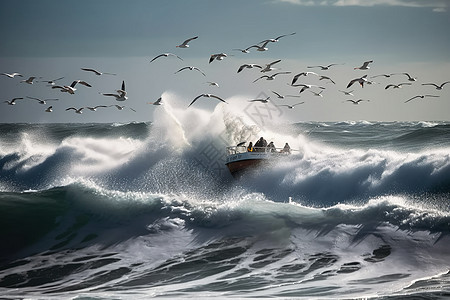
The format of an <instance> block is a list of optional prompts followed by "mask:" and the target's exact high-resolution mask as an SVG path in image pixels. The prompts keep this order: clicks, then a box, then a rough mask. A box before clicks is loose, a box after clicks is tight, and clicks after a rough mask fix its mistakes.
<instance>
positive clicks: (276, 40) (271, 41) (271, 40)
mask: <svg viewBox="0 0 450 300" xmlns="http://www.w3.org/2000/svg"><path fill="white" fill-rule="evenodd" d="M294 34H295V32H292V33H289V34H283V35H280V36H278V37H276V38H274V39H268V40H264V41H262V42H260V44H261V43H267V42H270V43H276V42H278V41H279V40H280V39H281V38H282V37H285V36H289V35H294Z"/></svg>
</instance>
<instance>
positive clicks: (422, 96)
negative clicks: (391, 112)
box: [405, 95, 439, 103]
mask: <svg viewBox="0 0 450 300" xmlns="http://www.w3.org/2000/svg"><path fill="white" fill-rule="evenodd" d="M426 97H435V98H436V97H439V96H435V95H417V96H414V97H412V98H409V99H408V100H406V101H405V103H407V102H409V101H411V100H413V99H416V98H421V99H423V98H426Z"/></svg>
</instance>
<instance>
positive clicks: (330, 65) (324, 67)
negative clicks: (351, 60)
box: [307, 64, 342, 71]
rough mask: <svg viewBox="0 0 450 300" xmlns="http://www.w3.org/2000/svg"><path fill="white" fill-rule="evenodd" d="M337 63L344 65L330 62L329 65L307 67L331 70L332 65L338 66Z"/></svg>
mask: <svg viewBox="0 0 450 300" xmlns="http://www.w3.org/2000/svg"><path fill="white" fill-rule="evenodd" d="M337 65H342V64H329V65H327V66H322V65H318V66H309V67H307V68H320V69H321V70H322V71H325V70H329V69H330V68H331V67H332V66H337Z"/></svg>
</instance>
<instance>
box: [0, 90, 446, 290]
mask: <svg viewBox="0 0 450 300" xmlns="http://www.w3.org/2000/svg"><path fill="white" fill-rule="evenodd" d="M245 99H246V98H245V97H240V96H236V97H233V98H230V99H226V101H227V102H228V104H222V103H221V104H217V103H214V101H215V100H213V99H209V98H202V99H199V100H198V101H210V102H211V103H210V104H208V105H209V106H208V108H207V109H201V108H198V107H197V106H196V105H193V106H191V107H190V108H189V109H186V103H185V99H183V98H182V97H181V96H179V95H176V94H173V93H171V92H166V93H164V94H163V100H164V104H163V105H162V106H161V107H158V109H156V110H155V113H154V115H153V117H152V119H153V122H149V123H129V124H0V132H1V134H0V240H1V244H2V248H1V251H0V292H1V293H2V295H4V297H9V298H17V297H24V296H26V298H30V299H34V298H35V299H41V298H43V297H44V298H48V299H52V298H54V299H75V298H77V297H92V298H94V299H114V298H124V299H140V298H142V299H145V298H148V297H149V296H151V297H158V296H164V297H223V298H225V297H250V298H257V297H275V296H277V297H299V298H324V299H329V298H355V297H374V296H379V297H394V298H395V297H398V298H402V297H405V296H424V295H426V296H433V297H437V298H439V297H442V298H445V296H448V295H450V284H449V270H450V266H449V263H448V251H449V250H450V240H449V233H450V207H449V204H448V203H449V195H450V124H448V123H445V122H390V123H380V122H367V121H360V122H339V123H318V122H304V123H297V124H291V123H289V120H284V119H283V114H282V113H281V112H279V111H277V110H276V108H275V107H273V106H272V107H270V106H260V107H259V112H260V113H261V112H262V111H263V110H264V109H265V112H266V113H265V114H263V113H261V114H260V115H256V114H255V111H257V110H255V107H252V106H249V103H248V102H247V101H246V100H245ZM258 105H259V104H258ZM261 105H262V104H261ZM270 109H272V111H271V112H272V115H270V116H271V117H270V118H269V117H268V116H269V113H268V112H270ZM261 116H265V117H261ZM261 120H263V121H264V123H261ZM261 136H263V137H265V138H266V139H267V140H268V141H273V142H274V143H275V145H276V146H277V147H282V146H283V145H284V143H286V142H289V144H290V146H291V148H292V149H294V150H295V151H293V153H292V154H291V155H290V156H287V157H284V158H283V159H276V160H274V161H273V162H271V163H270V164H269V165H267V166H264V167H262V168H260V169H259V170H257V171H255V172H252V173H248V174H246V175H245V176H244V177H242V178H240V179H239V180H235V179H233V178H232V177H231V175H230V174H229V172H228V170H227V169H226V167H225V164H224V163H225V154H226V151H225V147H226V146H233V145H236V144H238V143H240V142H243V141H245V142H246V143H248V142H250V141H252V142H255V141H256V140H257V139H258V138H259V137H261ZM387 283H389V287H387Z"/></svg>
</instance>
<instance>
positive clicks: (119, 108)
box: [108, 104, 136, 112]
mask: <svg viewBox="0 0 450 300" xmlns="http://www.w3.org/2000/svg"><path fill="white" fill-rule="evenodd" d="M111 106H115V107H116V108H117V109H118V110H123V109H124V108H129V109H131V110H132V111H134V112H136V110H134V109H133V108H131V107H128V106H124V105H118V104H113V105H109V106H108V107H111Z"/></svg>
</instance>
